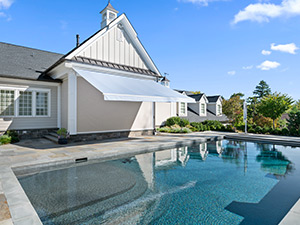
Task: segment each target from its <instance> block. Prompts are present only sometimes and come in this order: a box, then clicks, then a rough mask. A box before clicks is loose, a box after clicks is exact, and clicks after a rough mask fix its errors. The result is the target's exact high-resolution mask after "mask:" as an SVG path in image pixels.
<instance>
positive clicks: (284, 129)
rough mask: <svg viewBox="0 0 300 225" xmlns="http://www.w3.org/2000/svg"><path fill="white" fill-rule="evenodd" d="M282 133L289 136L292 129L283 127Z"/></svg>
mask: <svg viewBox="0 0 300 225" xmlns="http://www.w3.org/2000/svg"><path fill="white" fill-rule="evenodd" d="M281 134H282V135H283V136H288V135H289V134H290V131H289V129H287V128H286V127H284V128H282V130H281Z"/></svg>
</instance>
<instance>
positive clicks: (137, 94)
mask: <svg viewBox="0 0 300 225" xmlns="http://www.w3.org/2000/svg"><path fill="white" fill-rule="evenodd" d="M74 69H75V71H76V72H77V73H78V74H79V75H80V76H82V77H83V78H84V79H85V80H86V81H88V82H89V83H90V84H91V85H93V86H94V87H95V88H96V89H98V90H99V91H100V92H102V93H103V95H104V100H106V101H129V102H188V103H193V102H195V100H194V99H193V98H190V97H188V96H185V95H182V94H180V93H178V92H176V91H173V90H172V89H170V88H167V87H164V86H162V85H161V84H159V83H157V82H155V81H153V80H145V79H138V78H130V77H123V76H117V75H110V74H104V73H101V72H96V71H95V72H94V71H87V70H82V69H77V68H74Z"/></svg>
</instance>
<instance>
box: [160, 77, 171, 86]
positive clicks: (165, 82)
mask: <svg viewBox="0 0 300 225" xmlns="http://www.w3.org/2000/svg"><path fill="white" fill-rule="evenodd" d="M161 84H162V85H163V86H165V87H168V88H169V87H170V80H169V79H168V78H167V77H166V76H164V77H163V79H162V80H161Z"/></svg>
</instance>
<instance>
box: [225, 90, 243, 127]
mask: <svg viewBox="0 0 300 225" xmlns="http://www.w3.org/2000/svg"><path fill="white" fill-rule="evenodd" d="M243 103H244V100H243V99H241V96H240V95H235V94H233V95H232V96H231V97H230V99H228V100H223V103H222V110H223V113H224V114H225V115H226V116H227V117H228V119H229V120H230V121H231V122H232V123H233V124H234V125H237V124H238V123H240V122H242V121H243Z"/></svg>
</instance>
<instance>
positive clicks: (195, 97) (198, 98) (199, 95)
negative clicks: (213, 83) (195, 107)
mask: <svg viewBox="0 0 300 225" xmlns="http://www.w3.org/2000/svg"><path fill="white" fill-rule="evenodd" d="M188 96H189V97H191V98H193V99H195V100H196V101H197V102H199V101H200V100H201V98H202V97H203V96H204V94H196V95H188Z"/></svg>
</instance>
